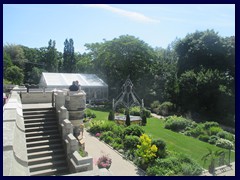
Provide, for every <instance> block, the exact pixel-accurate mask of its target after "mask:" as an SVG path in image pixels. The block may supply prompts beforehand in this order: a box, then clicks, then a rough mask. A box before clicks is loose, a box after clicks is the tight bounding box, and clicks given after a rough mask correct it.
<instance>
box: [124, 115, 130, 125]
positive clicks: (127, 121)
mask: <svg viewBox="0 0 240 180" xmlns="http://www.w3.org/2000/svg"><path fill="white" fill-rule="evenodd" d="M125 124H126V125H127V126H130V124H131V120H130V115H129V111H127V114H126V122H125Z"/></svg>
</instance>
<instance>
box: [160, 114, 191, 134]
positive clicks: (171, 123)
mask: <svg viewBox="0 0 240 180" xmlns="http://www.w3.org/2000/svg"><path fill="white" fill-rule="evenodd" d="M191 123H192V122H191V121H190V120H188V119H185V118H183V117H178V116H170V117H167V118H166V119H165V128H166V129H171V130H173V131H177V132H178V131H182V130H184V129H185V128H186V127H188V126H190V125H191Z"/></svg>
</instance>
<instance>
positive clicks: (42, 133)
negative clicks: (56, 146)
mask: <svg viewBox="0 0 240 180" xmlns="http://www.w3.org/2000/svg"><path fill="white" fill-rule="evenodd" d="M52 134H58V129H57V128H55V129H50V130H46V129H45V130H44V131H43V130H40V131H35V132H25V135H26V138H28V137H36V136H45V135H52Z"/></svg>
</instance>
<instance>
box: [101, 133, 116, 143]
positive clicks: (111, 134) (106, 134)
mask: <svg viewBox="0 0 240 180" xmlns="http://www.w3.org/2000/svg"><path fill="white" fill-rule="evenodd" d="M113 136H114V134H113V132H111V131H107V132H103V133H102V134H101V136H100V138H99V139H100V140H103V141H104V142H106V143H109V142H112V141H113ZM108 137H111V138H112V140H111V139H110V138H108Z"/></svg>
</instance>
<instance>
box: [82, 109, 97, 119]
mask: <svg viewBox="0 0 240 180" xmlns="http://www.w3.org/2000/svg"><path fill="white" fill-rule="evenodd" d="M84 117H85V118H86V117H88V118H96V114H94V113H93V112H92V111H91V110H90V109H85V111H84Z"/></svg>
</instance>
